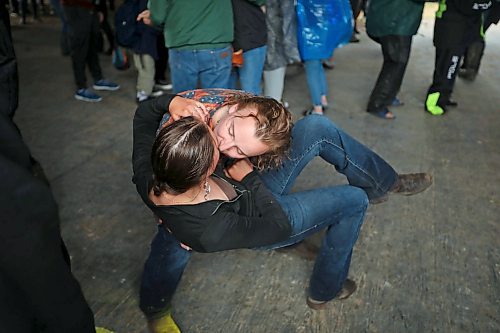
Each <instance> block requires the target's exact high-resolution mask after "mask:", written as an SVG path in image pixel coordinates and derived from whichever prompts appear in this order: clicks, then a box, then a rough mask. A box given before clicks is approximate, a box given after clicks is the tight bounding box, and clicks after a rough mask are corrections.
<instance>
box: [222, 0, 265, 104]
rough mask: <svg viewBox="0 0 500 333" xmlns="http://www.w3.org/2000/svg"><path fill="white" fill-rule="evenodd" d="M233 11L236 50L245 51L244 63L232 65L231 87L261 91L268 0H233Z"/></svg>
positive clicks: (254, 92) (251, 91) (257, 92)
mask: <svg viewBox="0 0 500 333" xmlns="http://www.w3.org/2000/svg"><path fill="white" fill-rule="evenodd" d="M232 3H233V13H234V42H233V48H234V51H239V50H242V51H243V64H242V65H241V66H240V67H233V71H232V73H231V79H230V88H232V89H236V85H237V81H238V78H239V81H240V88H241V90H244V91H246V92H249V93H252V94H255V95H261V94H262V88H261V84H262V71H263V69H264V62H265V60H266V51H267V45H266V43H267V28H266V16H265V14H264V11H265V9H264V8H265V7H263V5H264V4H265V0H252V1H250V0H232Z"/></svg>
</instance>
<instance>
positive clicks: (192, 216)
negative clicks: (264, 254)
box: [134, 117, 291, 252]
mask: <svg viewBox="0 0 500 333" xmlns="http://www.w3.org/2000/svg"><path fill="white" fill-rule="evenodd" d="M143 147H147V146H146V144H145V145H143ZM149 147H151V145H149ZM135 153H136V154H137V153H138V154H141V155H142V154H143V157H144V158H140V157H139V158H136V159H135V161H136V163H134V173H135V176H134V182H135V183H136V185H137V189H138V191H139V194H140V195H141V197H142V198H143V200H144V201H145V202H146V203H147V205H148V206H149V208H150V209H151V210H152V211H153V212H154V213H155V215H156V216H158V217H159V218H160V219H161V220H163V221H164V224H165V226H166V227H167V228H168V229H169V230H170V231H171V232H172V233H173V234H174V235H175V237H176V238H177V239H178V240H179V241H181V242H182V243H184V244H186V245H188V246H189V247H191V248H192V249H194V250H195V251H199V252H214V251H221V250H229V249H235V248H251V247H258V246H264V245H270V244H273V243H276V242H279V241H282V240H285V239H287V238H288V237H289V236H290V233H291V227H290V225H289V222H288V218H287V217H286V215H285V214H284V212H283V211H282V209H281V207H280V206H279V205H278V204H277V203H276V201H275V199H274V197H273V196H272V194H271V193H270V192H269V191H268V190H267V189H266V188H265V187H264V185H263V184H262V182H261V181H260V178H259V176H258V175H257V173H256V172H255V171H253V167H252V165H251V164H250V162H249V161H248V160H246V159H242V160H239V161H238V162H237V163H235V164H234V165H232V166H231V167H229V168H228V169H227V170H222V168H221V166H220V164H219V163H218V161H219V150H218V149H217V142H216V139H215V136H214V134H213V132H212V130H211V129H210V128H209V127H208V125H207V124H205V123H204V122H202V121H200V120H197V119H194V118H192V117H187V118H182V119H180V120H178V121H177V122H174V123H172V124H169V125H167V126H166V127H164V128H163V129H162V130H161V131H160V133H159V134H158V136H157V139H156V140H155V142H154V144H152V151H151V148H150V149H149V150H148V149H147V148H145V149H144V150H142V151H141V150H139V151H136V152H135ZM149 156H151V160H149ZM137 162H139V163H137ZM151 168H152V171H153V172H152V173H151ZM224 171H225V172H226V173H227V175H229V176H231V177H232V179H231V178H229V177H227V176H226V174H225V172H224ZM151 174H153V179H151Z"/></svg>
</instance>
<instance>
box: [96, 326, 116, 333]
mask: <svg viewBox="0 0 500 333" xmlns="http://www.w3.org/2000/svg"><path fill="white" fill-rule="evenodd" d="M95 333H114V332H113V331H110V330H108V329H106V328H104V327H96V328H95Z"/></svg>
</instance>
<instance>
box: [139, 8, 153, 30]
mask: <svg viewBox="0 0 500 333" xmlns="http://www.w3.org/2000/svg"><path fill="white" fill-rule="evenodd" d="M141 20H142V22H144V24H147V25H151V26H152V25H153V22H152V21H151V13H150V12H149V10H148V9H146V10H145V11H143V12H140V13H139V15H137V21H141Z"/></svg>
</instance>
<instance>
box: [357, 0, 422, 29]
mask: <svg viewBox="0 0 500 333" xmlns="http://www.w3.org/2000/svg"><path fill="white" fill-rule="evenodd" d="M424 4H425V1H423V0H420V1H419V0H370V1H369V2H368V8H367V11H366V32H367V33H368V35H370V36H372V37H383V36H388V35H397V36H413V35H415V34H416V33H417V31H418V27H419V26H420V21H421V20H422V12H423V10H424Z"/></svg>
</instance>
